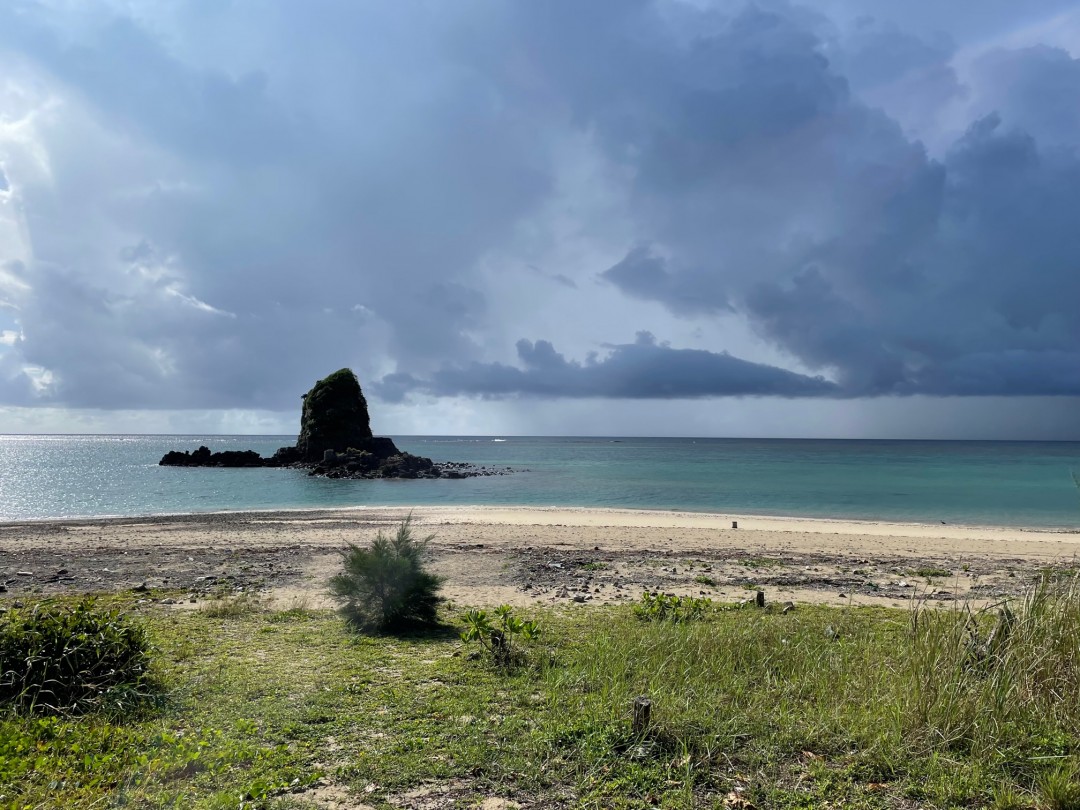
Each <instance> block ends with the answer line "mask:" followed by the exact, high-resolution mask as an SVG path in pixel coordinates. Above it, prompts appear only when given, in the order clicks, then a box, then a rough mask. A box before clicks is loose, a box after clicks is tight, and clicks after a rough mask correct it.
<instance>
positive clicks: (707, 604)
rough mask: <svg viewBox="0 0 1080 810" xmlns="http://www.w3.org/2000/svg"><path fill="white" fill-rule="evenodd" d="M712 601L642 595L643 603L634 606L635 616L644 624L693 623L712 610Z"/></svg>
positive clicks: (666, 595)
mask: <svg viewBox="0 0 1080 810" xmlns="http://www.w3.org/2000/svg"><path fill="white" fill-rule="evenodd" d="M712 606H713V602H712V600H711V599H706V598H704V597H702V598H698V597H694V596H675V595H674V594H666V593H649V592H647V591H646V592H645V593H643V594H642V595H641V601H639V602H638V603H637V604H636V605H634V615H635V616H636V617H637V618H639V619H641V621H643V622H673V623H675V624H679V623H682V622H692V621H696V620H697V619H702V618H704V617H705V614H706V613H707V612H708V611H709V610H710V609H711V608H712Z"/></svg>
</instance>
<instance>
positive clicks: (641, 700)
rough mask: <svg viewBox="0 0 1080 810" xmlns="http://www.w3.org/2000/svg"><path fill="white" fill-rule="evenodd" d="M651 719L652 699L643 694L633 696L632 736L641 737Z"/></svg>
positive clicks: (647, 728)
mask: <svg viewBox="0 0 1080 810" xmlns="http://www.w3.org/2000/svg"><path fill="white" fill-rule="evenodd" d="M651 720H652V701H651V700H649V699H648V698H647V697H645V696H644V695H641V696H640V697H636V698H634V736H635V737H643V736H644V735H645V733H646V732H647V731H648V730H649V723H650V722H651Z"/></svg>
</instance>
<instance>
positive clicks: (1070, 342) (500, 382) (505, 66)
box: [0, 0, 1080, 440]
mask: <svg viewBox="0 0 1080 810" xmlns="http://www.w3.org/2000/svg"><path fill="white" fill-rule="evenodd" d="M345 366H348V367H350V368H352V369H353V370H354V371H355V372H356V373H357V376H358V377H359V379H360V381H361V385H362V386H363V388H364V391H365V393H366V395H367V397H368V400H369V405H370V407H371V411H372V427H373V429H374V430H375V431H376V432H377V433H385V434H393V435H404V434H477V435H492V434H518V435H521V434H526V435H549V434H550V435H646V436H648V435H665V436H688V435H691V436H776V437H785V436H792V437H846V438H959V439H971V438H1006V439H1073V440H1080V8H1078V7H1077V6H1076V4H1075V2H1072V1H1070V2H1059V0H1041V1H1040V0H1034V1H1033V2H1028V3H1016V2H1014V1H1013V0H979V2H975V0H964V2H956V3H941V2H940V0H807V1H806V2H802V3H797V2H781V1H779V0H778V1H776V2H773V1H772V0H760V1H759V2H753V3H745V2H739V1H737V0H589V2H587V3H583V2H580V0H545V2H542V3H520V2H511V1H510V0H505V1H504V2H489V1H488V0H455V2H452V3H448V2H443V1H442V0H403V1H402V2H398V1H397V0H395V1H394V2H390V1H389V0H386V2H371V3H352V2H345V1H344V0H333V1H331V0H307V2H304V3H295V2H292V1H291V0H185V1H184V2H179V1H176V2H163V0H5V2H4V3H2V4H0V433H4V432H8V433H16V432H60V433H83V432H145V433H284V434H289V433H295V432H296V430H297V428H298V424H299V412H300V397H301V394H303V393H304V392H305V391H306V390H307V389H308V388H310V387H311V385H312V384H313V383H314V381H315V380H317V379H319V378H321V377H323V376H325V375H326V374H328V373H330V372H332V371H334V370H336V369H338V368H341V367H345Z"/></svg>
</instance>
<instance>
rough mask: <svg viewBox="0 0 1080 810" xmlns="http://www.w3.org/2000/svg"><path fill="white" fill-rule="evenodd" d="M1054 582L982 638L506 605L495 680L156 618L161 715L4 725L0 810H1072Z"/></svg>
mask: <svg viewBox="0 0 1080 810" xmlns="http://www.w3.org/2000/svg"><path fill="white" fill-rule="evenodd" d="M1074 584H1075V581H1074V582H1070V583H1056V584H1054V585H1052V586H1047V587H1046V588H1044V589H1043V590H1041V591H1039V592H1037V593H1035V594H1034V595H1033V596H1032V597H1031V599H1029V600H1028V602H1027V604H1026V605H1024V606H1020V605H1015V606H1014V608H1013V609H1014V611H1015V613H1016V616H1017V618H1016V621H1015V622H1014V623H1013V624H1012V625H1011V626H1012V631H1011V633H1010V635H1009V637H1008V640H1007V643H1004V644H1001V643H996V642H995V643H987V639H986V637H987V634H988V632H989V630H990V629H991V627H992V626H993V624H994V617H993V616H991V615H989V614H987V615H983V614H972V613H970V612H969V611H967V610H966V609H956V610H941V611H925V610H920V611H918V612H911V611H901V610H887V609H880V608H873V609H872V608H826V607H813V606H806V607H803V608H801V609H800V610H798V611H795V612H792V613H788V614H782V613H780V612H779V611H772V610H753V609H749V608H746V609H733V610H718V611H715V612H713V613H711V614H709V617H708V618H707V619H706V620H703V621H699V622H693V623H687V624H677V625H672V624H670V623H656V622H653V623H649V622H640V621H637V620H636V619H634V618H633V617H632V615H631V613H630V610H629V608H627V607H600V606H593V607H589V608H587V609H584V610H582V609H578V610H573V611H566V612H554V611H525V614H526V616H527V617H528V618H531V619H538V620H539V622H540V624H541V625H542V626H543V630H544V635H543V636H542V638H541V640H540V641H538V642H534V643H533V644H532V645H530V646H529V648H528V660H527V663H526V664H524V665H522V666H518V667H515V668H513V669H510V670H506V669H502V668H498V667H494V666H492V665H491V664H490V663H489V662H487V661H486V660H484V659H481V660H471V659H470V656H469V652H470V650H469V648H468V647H466V646H465V645H464V644H463V643H462V642H461V641H460V640H459V639H457V637H456V636H455V635H454V634H453V633H449V632H444V633H442V634H439V633H433V634H429V635H426V636H415V637H407V638H392V637H365V636H358V635H355V634H353V633H350V632H349V631H348V630H347V629H346V627H345V625H344V623H343V622H342V620H341V619H340V618H339V617H338V616H337V615H335V614H333V613H330V612H313V611H310V610H305V609H303V608H300V607H298V608H295V609H292V610H289V611H280V612H270V611H267V610H265V609H261V608H260V609H245V610H242V611H228V615H223V616H220V617H215V616H213V615H211V614H210V613H208V612H204V611H201V610H192V611H173V612H165V611H160V612H155V613H151V614H147V615H145V617H144V621H145V623H146V625H147V627H148V630H149V632H150V635H151V637H152V639H153V641H154V643H155V645H156V658H157V660H158V664H159V668H160V671H161V675H162V678H163V679H164V681H165V683H166V685H167V687H168V690H169V700H168V701H167V704H166V706H165V707H164V708H162V709H160V710H159V712H158V713H157V714H155V715H152V716H149V717H140V718H136V719H133V720H131V721H129V722H119V721H117V720H116V719H106V718H103V717H95V716H90V717H84V718H79V719H62V718H28V717H25V716H21V715H17V714H14V713H9V714H7V715H0V807H19V808H22V807H42V808H48V807H72V808H90V807H101V806H117V805H120V804H125V805H126V806H131V807H150V808H153V807H185V808H188V807H191V808H226V807H228V808H236V807H241V806H242V807H244V808H256V807H266V808H301V807H312V808H313V807H316V806H318V805H316V804H315V802H314V798H313V797H314V795H315V794H313V793H309V792H305V791H306V790H307V789H308V788H309V787H312V786H314V785H315V784H316V782H317V780H322V781H323V782H326V781H330V782H333V783H334V784H335V785H336V786H338V787H339V788H340V789H343V790H347V791H350V792H351V795H352V796H353V799H352V801H353V803H359V802H364V803H367V804H370V805H372V806H374V807H390V806H391V804H390V800H391V799H393V798H394V797H397V796H400V794H402V793H403V792H406V791H409V790H413V789H416V788H417V787H419V786H421V785H426V786H428V788H429V789H433V790H440V789H444V790H445V791H446V795H447V796H448V797H449V798H448V800H447V806H450V805H452V804H453V803H454V802H457V803H458V806H462V807H469V806H475V804H476V803H477V802H478V801H479V800H480V799H482V798H484V797H487V796H505V797H509V798H514V797H516V798H518V800H520V801H522V802H523V803H525V804H527V805H529V806H551V805H559V804H562V805H564V806H582V807H595V808H601V807H605V808H606V807H613V808H646V807H656V806H660V807H671V808H690V807H724V806H737V805H733V804H732V801H733V800H731V801H729V802H728V804H727V805H725V804H724V802H725V798H726V797H729V796H736V797H740V800H745V801H747V802H749V803H751V804H752V805H753V806H755V807H757V808H766V807H769V808H773V807H777V808H809V807H821V806H824V803H825V802H826V801H828V802H831V804H832V806H834V807H841V806H842V807H853V808H893V807H895V808H911V807H915V806H920V807H927V808H930V807H936V808H952V807H1016V808H1020V807H1028V808H1031V807H1055V808H1063V809H1064V808H1075V807H1080V797H1078V794H1077V788H1076V786H1077V779H1076V777H1077V774H1078V772H1080V734H1078V732H1077V729H1080V645H1078V644H1077V643H1076V639H1077V638H1080V594H1078V592H1077V591H1076V590H1074V588H1073V586H1074ZM444 618H447V619H454V618H456V617H449V616H447V617H444ZM827 626H829V627H832V628H833V630H834V633H832V634H826V633H825V628H826V627H827ZM638 695H648V696H649V697H650V698H651V699H652V717H653V723H652V727H651V731H650V732H649V734H648V735H647V738H646V739H641V738H635V737H634V735H633V733H632V731H631V723H630V720H631V705H632V702H633V699H634V698H635V697H636V696H638Z"/></svg>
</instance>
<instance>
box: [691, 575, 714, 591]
mask: <svg viewBox="0 0 1080 810" xmlns="http://www.w3.org/2000/svg"><path fill="white" fill-rule="evenodd" d="M694 582H696V583H697V584H698V585H706V586H708V587H710V588H715V587H716V580H715V579H713V578H712V577H710V576H709V575H708V574H698V575H697V576H696V577H694Z"/></svg>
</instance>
